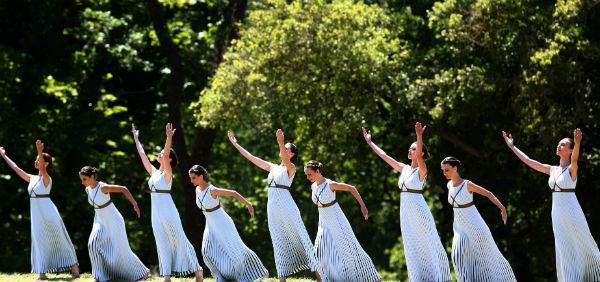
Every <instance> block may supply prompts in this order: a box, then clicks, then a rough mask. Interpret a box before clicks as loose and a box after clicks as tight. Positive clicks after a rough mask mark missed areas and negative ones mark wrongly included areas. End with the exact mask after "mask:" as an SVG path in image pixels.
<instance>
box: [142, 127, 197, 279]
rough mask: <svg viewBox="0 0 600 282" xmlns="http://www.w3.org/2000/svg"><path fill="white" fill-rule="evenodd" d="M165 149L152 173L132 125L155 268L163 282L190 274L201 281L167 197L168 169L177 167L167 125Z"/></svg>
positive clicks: (191, 249) (170, 172) (170, 179)
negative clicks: (144, 175)
mask: <svg viewBox="0 0 600 282" xmlns="http://www.w3.org/2000/svg"><path fill="white" fill-rule="evenodd" d="M165 132H166V136H167V137H166V141H165V147H164V148H163V149H162V150H161V151H160V152H159V153H158V156H157V160H158V163H159V164H160V166H159V168H158V169H156V168H155V167H154V166H153V165H152V163H150V160H148V157H147V156H146V153H145V152H144V148H143V147H142V144H141V142H140V139H139V131H138V130H136V129H135V126H133V124H132V133H133V139H134V140H135V146H136V148H137V151H138V153H139V155H140V159H141V160H142V164H143V165H144V168H145V169H146V171H147V172H148V174H150V179H148V187H149V189H150V193H151V194H150V197H151V200H152V214H151V217H152V231H153V233H154V238H155V240H156V250H157V251H158V268H159V271H160V275H162V276H163V277H164V279H163V281H165V282H167V281H171V275H172V274H175V275H187V274H190V273H194V274H195V277H196V281H202V280H203V278H202V277H203V275H202V267H200V264H199V263H198V258H197V257H196V252H195V251H194V247H193V246H192V244H191V243H190V241H189V240H188V239H187V237H186V236H185V232H184V231H183V227H182V225H181V219H180V218H179V213H178V212H177V207H175V203H174V202H173V198H172V197H171V191H172V190H171V185H172V183H173V170H172V168H173V167H174V166H176V165H177V155H176V154H175V151H174V150H173V149H172V148H171V144H172V139H173V134H175V129H174V128H173V125H172V124H171V123H167V125H166V126H165Z"/></svg>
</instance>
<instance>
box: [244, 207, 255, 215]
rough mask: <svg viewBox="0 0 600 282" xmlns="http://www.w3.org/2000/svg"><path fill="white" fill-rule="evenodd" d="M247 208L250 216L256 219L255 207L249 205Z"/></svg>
mask: <svg viewBox="0 0 600 282" xmlns="http://www.w3.org/2000/svg"><path fill="white" fill-rule="evenodd" d="M246 208H248V212H249V213H250V216H251V217H254V207H253V206H252V204H247V205H246Z"/></svg>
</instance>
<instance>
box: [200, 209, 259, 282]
mask: <svg viewBox="0 0 600 282" xmlns="http://www.w3.org/2000/svg"><path fill="white" fill-rule="evenodd" d="M204 216H206V226H205V228H204V236H203V238H202V257H203V258H204V263H205V264H206V266H207V267H208V269H209V270H210V272H211V273H212V276H213V277H214V278H215V279H216V280H217V281H254V280H256V279H259V278H262V277H265V276H267V275H268V274H269V272H268V271H267V269H266V268H265V267H264V266H263V264H262V262H261V261H260V259H259V258H258V256H257V255H256V254H255V253H254V252H253V251H252V250H250V249H249V248H248V247H247V246H246V245H245V244H244V242H243V241H242V238H240V235H239V234H238V232H237V229H236V228H235V224H234V223H233V220H232V219H231V217H229V215H228V214H227V213H226V212H225V211H224V210H223V208H220V209H218V210H216V211H212V212H204Z"/></svg>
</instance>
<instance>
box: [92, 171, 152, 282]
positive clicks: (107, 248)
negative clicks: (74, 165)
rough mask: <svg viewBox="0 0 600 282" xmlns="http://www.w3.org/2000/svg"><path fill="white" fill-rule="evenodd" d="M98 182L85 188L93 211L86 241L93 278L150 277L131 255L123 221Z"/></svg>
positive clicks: (130, 278) (140, 263)
mask: <svg viewBox="0 0 600 282" xmlns="http://www.w3.org/2000/svg"><path fill="white" fill-rule="evenodd" d="M103 185H104V183H102V182H98V185H96V187H94V188H89V187H88V188H85V191H86V193H87V197H88V202H89V203H90V205H92V206H93V207H94V211H95V215H94V225H93V226H92V232H91V233H90V238H89V240H88V250H89V253H90V261H91V263H92V276H94V277H95V278H96V279H98V280H100V281H107V280H111V279H122V280H129V281H134V280H139V279H141V278H143V277H144V276H145V275H146V274H148V273H149V270H148V268H147V267H146V266H144V264H143V263H142V262H141V261H140V259H139V258H138V257H137V256H136V255H135V254H134V253H133V251H131V247H130V246H129V241H128V239H127V232H126V230H125V221H124V220H123V216H121V213H119V211H118V210H117V207H115V205H114V204H113V203H112V200H111V199H110V193H107V194H104V193H103V192H102V191H101V187H102V186H103Z"/></svg>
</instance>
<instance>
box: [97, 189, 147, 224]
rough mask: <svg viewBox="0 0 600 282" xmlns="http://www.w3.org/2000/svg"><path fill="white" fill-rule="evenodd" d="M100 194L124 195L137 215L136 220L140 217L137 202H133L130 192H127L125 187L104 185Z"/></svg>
mask: <svg viewBox="0 0 600 282" xmlns="http://www.w3.org/2000/svg"><path fill="white" fill-rule="evenodd" d="M102 193H105V194H106V193H121V194H123V195H125V198H127V200H128V201H129V202H130V203H131V205H132V206H133V209H134V210H135V212H136V213H137V216H138V218H139V217H140V208H139V207H138V204H137V202H136V201H135V199H134V198H133V195H131V192H129V189H127V187H125V186H121V185H114V184H105V185H102Z"/></svg>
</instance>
